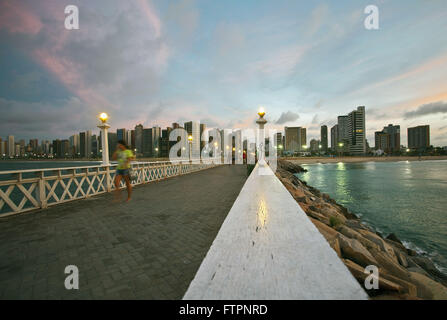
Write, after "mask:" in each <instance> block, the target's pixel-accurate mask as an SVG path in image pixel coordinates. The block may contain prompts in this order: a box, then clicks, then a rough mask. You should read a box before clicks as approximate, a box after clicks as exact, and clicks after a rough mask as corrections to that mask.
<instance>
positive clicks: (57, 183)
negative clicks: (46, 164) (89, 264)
mask: <svg viewBox="0 0 447 320" xmlns="http://www.w3.org/2000/svg"><path fill="white" fill-rule="evenodd" d="M116 166H117V165H116V164H111V165H109V166H103V165H97V166H85V167H70V168H49V169H32V170H14V171H0V217H5V216H9V215H12V214H17V213H20V212H26V211H30V210H35V209H39V208H41V209H45V208H47V207H49V206H52V205H56V204H59V203H64V202H67V201H72V200H78V199H83V198H89V197H91V196H95V195H98V194H102V193H105V192H110V191H112V190H114V189H115V185H114V183H113V181H114V179H115V175H116ZM214 166H216V164H213V163H203V162H192V163H191V162H187V161H186V162H185V161H183V162H180V161H178V162H170V161H164V162H136V163H132V169H133V170H134V171H135V173H136V178H135V179H134V180H133V181H132V185H139V184H143V183H148V182H151V181H157V180H162V179H166V178H169V177H173V176H179V175H182V174H187V173H191V172H195V171H199V170H203V169H208V168H211V167H214ZM123 187H125V184H124V181H123V180H122V181H121V188H123Z"/></svg>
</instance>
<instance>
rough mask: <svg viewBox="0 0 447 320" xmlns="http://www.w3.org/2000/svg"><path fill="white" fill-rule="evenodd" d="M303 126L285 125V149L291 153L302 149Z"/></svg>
mask: <svg viewBox="0 0 447 320" xmlns="http://www.w3.org/2000/svg"><path fill="white" fill-rule="evenodd" d="M300 133H301V128H300V127H285V128H284V134H285V137H286V139H285V140H286V145H285V151H287V152H289V153H292V154H293V153H295V152H299V151H300V150H301V138H300Z"/></svg>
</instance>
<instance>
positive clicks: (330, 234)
mask: <svg viewBox="0 0 447 320" xmlns="http://www.w3.org/2000/svg"><path fill="white" fill-rule="evenodd" d="M309 219H310V221H312V223H313V224H314V225H315V227H317V229H318V231H320V233H321V234H322V235H323V237H324V238H325V239H326V240H327V242H328V243H329V245H330V246H331V248H332V249H334V251H335V253H337V255H338V257H339V258H341V249H340V243H339V241H338V239H337V235H338V232H337V231H336V230H334V229H332V228H331V227H329V226H327V225H325V224H324V223H322V222H320V221H318V220H316V219H313V218H311V217H309Z"/></svg>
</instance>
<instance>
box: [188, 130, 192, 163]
mask: <svg viewBox="0 0 447 320" xmlns="http://www.w3.org/2000/svg"><path fill="white" fill-rule="evenodd" d="M192 139H193V138H192V134H190V135H189V136H188V142H189V161H191V153H192Z"/></svg>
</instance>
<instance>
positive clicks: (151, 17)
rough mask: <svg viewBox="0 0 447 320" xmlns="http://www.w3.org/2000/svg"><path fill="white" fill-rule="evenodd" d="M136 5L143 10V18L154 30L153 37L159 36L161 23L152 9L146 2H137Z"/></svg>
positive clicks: (141, 0) (140, 0)
mask: <svg viewBox="0 0 447 320" xmlns="http://www.w3.org/2000/svg"><path fill="white" fill-rule="evenodd" d="M138 5H139V6H140V7H141V9H142V10H143V13H144V15H145V17H146V18H147V20H148V22H149V23H150V25H151V26H152V27H153V29H154V33H155V37H156V38H159V37H160V36H161V22H160V19H159V18H158V16H157V15H156V14H155V11H154V9H153V8H152V7H151V6H150V5H149V3H148V2H147V1H146V0H138Z"/></svg>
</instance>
